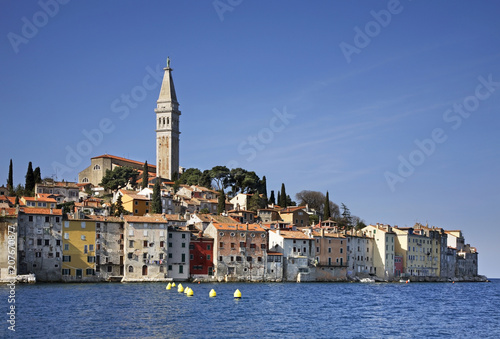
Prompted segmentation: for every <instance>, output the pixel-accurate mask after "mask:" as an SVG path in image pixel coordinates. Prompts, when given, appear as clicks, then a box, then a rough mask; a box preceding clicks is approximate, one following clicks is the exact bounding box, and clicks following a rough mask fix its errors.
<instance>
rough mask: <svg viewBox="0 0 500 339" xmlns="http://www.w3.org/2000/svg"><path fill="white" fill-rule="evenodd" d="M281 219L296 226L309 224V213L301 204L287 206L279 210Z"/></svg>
mask: <svg viewBox="0 0 500 339" xmlns="http://www.w3.org/2000/svg"><path fill="white" fill-rule="evenodd" d="M279 214H280V217H281V219H282V220H283V221H284V222H286V223H290V224H292V225H295V226H297V227H304V226H307V225H309V214H307V212H306V210H305V208H304V207H302V206H298V207H287V208H285V209H283V210H281V211H280V212H279Z"/></svg>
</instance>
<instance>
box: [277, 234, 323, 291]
mask: <svg viewBox="0 0 500 339" xmlns="http://www.w3.org/2000/svg"><path fill="white" fill-rule="evenodd" d="M313 240H314V239H313V238H312V236H310V235H307V234H305V233H304V232H302V231H284V230H279V229H277V230H269V250H270V251H273V252H280V253H282V254H283V264H284V265H283V280H285V281H303V280H310V279H309V275H310V273H311V271H310V266H311V264H312V261H313V259H312V258H313V256H314V254H313V251H314V249H313Z"/></svg>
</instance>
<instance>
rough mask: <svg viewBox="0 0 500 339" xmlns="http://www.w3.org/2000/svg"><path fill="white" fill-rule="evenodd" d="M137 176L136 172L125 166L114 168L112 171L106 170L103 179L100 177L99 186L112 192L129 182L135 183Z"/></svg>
mask: <svg viewBox="0 0 500 339" xmlns="http://www.w3.org/2000/svg"><path fill="white" fill-rule="evenodd" d="M138 174H139V172H137V170H135V169H133V168H131V167H127V166H123V167H121V166H119V167H115V168H114V169H113V170H112V171H110V170H109V169H108V170H106V173H105V174H104V177H102V180H101V184H100V185H101V186H102V187H104V188H105V189H109V190H112V191H114V190H117V189H118V188H121V187H125V186H126V185H127V183H128V182H129V181H130V182H135V181H136V178H137V175H138Z"/></svg>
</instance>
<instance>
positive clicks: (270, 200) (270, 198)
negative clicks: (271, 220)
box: [269, 190, 279, 205]
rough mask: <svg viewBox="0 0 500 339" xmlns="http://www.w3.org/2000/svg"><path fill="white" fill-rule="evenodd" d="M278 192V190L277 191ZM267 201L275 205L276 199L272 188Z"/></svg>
mask: <svg viewBox="0 0 500 339" xmlns="http://www.w3.org/2000/svg"><path fill="white" fill-rule="evenodd" d="M278 194H279V192H278ZM269 203H270V204H273V205H275V204H276V200H275V199H274V190H271V196H270V197H269Z"/></svg>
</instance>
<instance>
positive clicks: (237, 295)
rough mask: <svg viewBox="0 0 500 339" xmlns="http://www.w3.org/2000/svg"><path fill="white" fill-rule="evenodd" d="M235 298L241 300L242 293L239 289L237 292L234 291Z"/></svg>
mask: <svg viewBox="0 0 500 339" xmlns="http://www.w3.org/2000/svg"><path fill="white" fill-rule="evenodd" d="M234 297H235V298H236V299H240V298H241V292H240V290H238V289H237V290H236V291H234Z"/></svg>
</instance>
